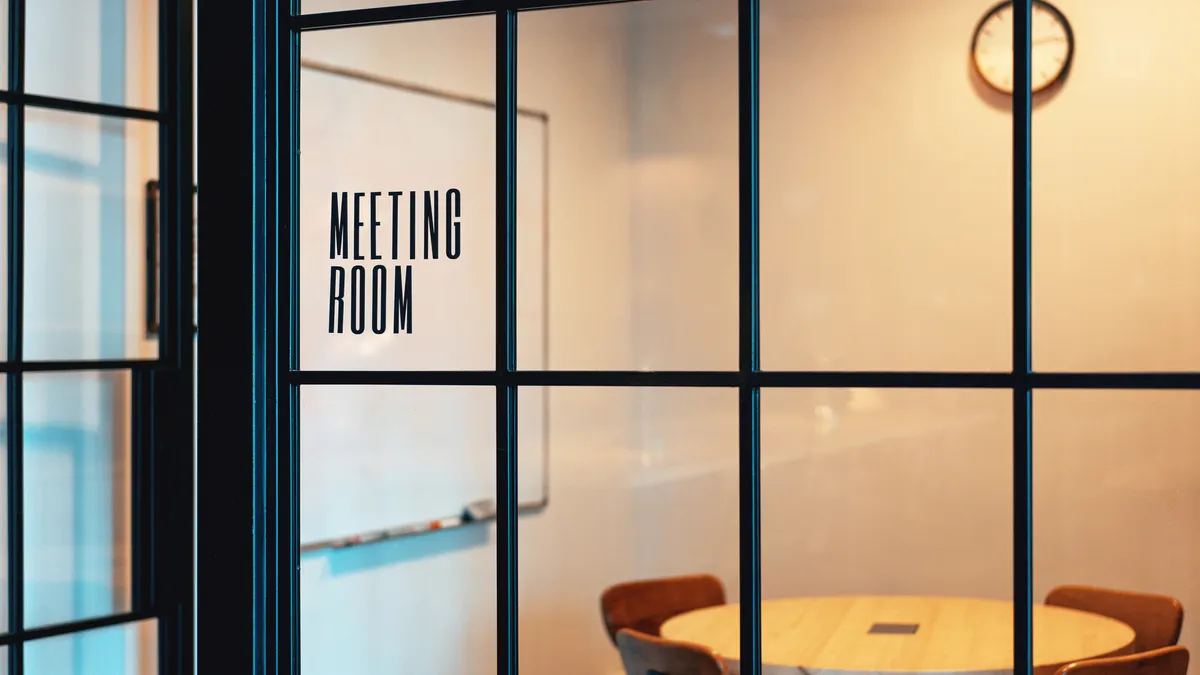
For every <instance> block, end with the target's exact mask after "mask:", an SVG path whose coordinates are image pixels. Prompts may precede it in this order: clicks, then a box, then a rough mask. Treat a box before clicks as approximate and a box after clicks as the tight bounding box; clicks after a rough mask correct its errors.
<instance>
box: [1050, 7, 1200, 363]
mask: <svg viewBox="0 0 1200 675" xmlns="http://www.w3.org/2000/svg"><path fill="white" fill-rule="evenodd" d="M1060 9H1061V10H1063V15H1062V21H1065V22H1066V24H1067V25H1077V26H1078V27H1079V29H1078V32H1079V38H1078V39H1079V43H1080V45H1082V44H1083V43H1084V41H1085V40H1088V39H1089V36H1091V35H1102V36H1105V37H1104V38H1103V41H1104V45H1105V46H1104V47H1103V48H1102V49H1101V51H1099V52H1091V51H1088V50H1087V49H1086V48H1082V47H1081V51H1080V52H1079V53H1078V57H1077V58H1074V59H1073V60H1072V62H1071V67H1070V70H1069V73H1068V74H1067V75H1066V76H1064V80H1065V81H1064V82H1061V83H1058V84H1056V85H1054V86H1052V87H1051V88H1049V89H1048V90H1047V91H1046V93H1045V94H1044V95H1043V96H1041V97H1039V98H1038V99H1035V102H1034V105H1035V110H1034V116H1033V138H1034V141H1033V164H1032V169H1033V332H1034V334H1033V350H1034V351H1033V357H1034V360H1033V365H1034V367H1035V368H1036V369H1038V370H1042V371H1072V370H1074V371H1079V370H1092V371H1108V372H1112V371H1167V370H1200V351H1198V350H1196V349H1195V345H1196V344H1197V342H1198V341H1200V304H1198V303H1197V298H1200V228H1197V227H1196V214H1197V212H1200V192H1197V191H1196V190H1195V183H1196V177H1197V176H1200V159H1198V155H1200V128H1197V127H1196V125H1195V119H1196V116H1197V115H1200V96H1197V95H1196V92H1197V91H1200V74H1197V73H1195V72H1193V71H1192V70H1191V69H1186V68H1185V69H1180V68H1179V64H1180V63H1185V62H1189V61H1194V60H1195V58H1196V56H1197V55H1200V50H1198V49H1197V46H1196V43H1195V41H1193V40H1190V39H1187V38H1186V37H1185V36H1187V35H1189V34H1190V33H1189V29H1188V26H1189V25H1193V23H1194V22H1195V21H1198V20H1200V6H1197V5H1195V4H1194V3H1189V2H1185V1H1184V0H1170V1H1166V2H1155V3H1149V4H1148V5H1147V6H1146V7H1145V9H1139V10H1138V11H1137V12H1133V13H1130V12H1127V11H1125V9H1124V5H1123V4H1122V3H1121V2H1119V0H1094V1H1090V2H1066V1H1064V2H1062V3H1061V5H1060ZM1045 23H1046V28H1043V30H1046V31H1047V34H1048V35H1049V36H1050V37H1051V38H1052V37H1054V34H1055V32H1057V33H1058V34H1060V35H1061V34H1062V32H1063V30H1062V29H1061V28H1057V29H1056V27H1055V22H1052V21H1046V22H1045ZM1035 30H1038V28H1037V27H1036V26H1035ZM1073 32H1074V31H1073ZM1035 37H1036V36H1035ZM1058 44H1059V45H1061V44H1062V43H1061V42H1060V43H1058ZM1047 49H1048V50H1049V51H1048V52H1047V53H1046V54H1045V55H1044V56H1042V57H1039V56H1037V55H1036V54H1035V56H1034V59H1035V64H1038V63H1041V62H1039V61H1038V59H1039V58H1042V59H1043V60H1044V62H1045V63H1048V64H1053V59H1055V58H1058V56H1056V55H1061V52H1062V51H1063V50H1064V49H1065V47H1062V46H1053V45H1051V46H1049V47H1047ZM1035 67H1037V66H1036V65H1035ZM1047 67H1048V66H1047ZM1135 102H1136V103H1135Z"/></svg>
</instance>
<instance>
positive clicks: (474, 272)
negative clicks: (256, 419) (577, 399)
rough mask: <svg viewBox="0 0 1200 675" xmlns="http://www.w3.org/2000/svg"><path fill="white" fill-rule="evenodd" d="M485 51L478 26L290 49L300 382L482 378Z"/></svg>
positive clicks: (485, 26) (488, 126)
mask: <svg viewBox="0 0 1200 675" xmlns="http://www.w3.org/2000/svg"><path fill="white" fill-rule="evenodd" d="M494 41H495V20H494V19H493V18H492V17H486V16H484V17H474V18H469V19H455V20H446V21H435V22H430V23H413V24H397V25H389V26H382V27H373V28H356V29H351V30H334V31H322V32H317V33H313V34H311V35H305V37H304V40H303V43H302V47H303V49H302V53H301V73H300V79H301V86H300V91H301V98H300V145H301V147H302V148H303V153H302V154H301V155H300V363H301V366H302V367H303V368H306V369H346V370H350V369H370V370H375V369H381V370H392V369H394V370H420V369H434V370H464V369H465V370H490V369H492V368H493V367H495V353H496V352H495V347H494V345H493V342H494V340H493V338H494V335H495V320H496V315H495V310H494V307H495V293H493V292H492V291H491V290H490V289H493V288H494V287H495V243H496V237H495V222H496V209H495V191H496V181H495V170H496V163H495V140H496V117H495V109H494V107H489V105H487V101H490V100H491V99H492V97H494V95H495V86H494V82H495V67H494V63H495V50H494V49H492V45H493V44H494ZM364 45H367V46H370V49H367V50H363V49H362V47H363V46H364ZM481 102H482V103H481Z"/></svg>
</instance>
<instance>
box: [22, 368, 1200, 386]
mask: <svg viewBox="0 0 1200 675" xmlns="http://www.w3.org/2000/svg"><path fill="white" fill-rule="evenodd" d="M100 363H112V362H100ZM144 363H154V362H144ZM7 365H9V364H0V370H3V368H4V366H7ZM26 365H33V364H26ZM39 365H41V364H39ZM43 369H44V368H43ZM88 369H91V368H83V367H78V364H76V365H75V367H72V368H70V370H88ZM741 377H742V376H741V375H740V374H739V373H738V372H737V371H706V370H696V371H642V370H596V371H592V370H521V371H517V372H513V373H508V374H505V373H497V372H495V371H491V370H427V371H395V370H297V371H292V372H290V373H288V374H287V380H288V382H289V383H290V384H296V385H396V386H404V385H412V386H447V387H455V386H461V387H492V386H497V385H501V384H512V385H516V386H520V387H736V386H738V385H739V384H740V383H741V379H740V378H741ZM747 384H748V385H749V386H755V387H768V388H801V387H812V388H838V387H869V388H880V389H908V388H911V389H1012V388H1022V387H1029V388H1032V389H1148V390H1149V389H1200V373H1183V372H1181V373H1136V372H1131V373H1031V374H1029V375H1016V374H1013V373H986V372H981V373H970V372H937V371H935V372H902V371H897V372H886V371H884V372H878V371H768V372H756V373H750V374H749V375H748V376H747Z"/></svg>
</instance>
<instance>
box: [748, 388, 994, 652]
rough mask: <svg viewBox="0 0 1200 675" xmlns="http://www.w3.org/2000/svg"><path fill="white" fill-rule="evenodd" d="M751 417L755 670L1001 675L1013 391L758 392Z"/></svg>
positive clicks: (864, 390)
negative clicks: (758, 457)
mask: <svg viewBox="0 0 1200 675" xmlns="http://www.w3.org/2000/svg"><path fill="white" fill-rule="evenodd" d="M762 420H763V423H762V448H763V459H762V559H763V577H762V585H763V598H764V605H763V661H764V664H771V665H773V666H778V667H780V668H783V667H790V668H795V667H799V668H800V670H801V672H814V671H826V672H834V671H842V672H875V673H878V672H888V671H892V672H897V671H898V672H909V673H916V672H1003V671H1005V669H1008V670H1010V671H1011V669H1012V654H1013V651H1012V644H1013V643H1012V616H1013V604H1012V602H1011V600H1012V597H1013V596H1012V583H1013V582H1012V578H1013V577H1012V560H1013V557H1012V394H1011V392H1009V391H988V390H917V389H787V390H765V391H763V393H762ZM964 622H967V623H966V625H964ZM914 633H915V634H916V635H919V636H921V637H920V638H919V639H920V640H921V642H920V643H919V644H921V645H925V646H926V648H922V649H909V648H906V647H905V646H904V642H903V641H904V640H906V639H909V640H911V639H912V638H909V637H907V636H910V635H913V634H914ZM881 641H886V645H887V647H886V649H881V647H880V643H881ZM930 645H938V646H936V647H931V646H930ZM779 672H783V670H780V671H779Z"/></svg>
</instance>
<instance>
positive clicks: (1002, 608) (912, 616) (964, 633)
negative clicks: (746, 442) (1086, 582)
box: [662, 596, 1134, 673]
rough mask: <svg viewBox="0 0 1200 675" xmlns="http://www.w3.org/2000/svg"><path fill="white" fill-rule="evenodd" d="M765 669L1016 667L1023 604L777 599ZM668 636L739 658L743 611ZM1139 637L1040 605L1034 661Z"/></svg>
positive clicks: (713, 610)
mask: <svg viewBox="0 0 1200 675" xmlns="http://www.w3.org/2000/svg"><path fill="white" fill-rule="evenodd" d="M762 621H763V627H762V632H763V640H762V642H763V644H762V650H763V663H764V664H767V665H777V666H798V667H803V668H804V669H806V670H840V671H858V672H869V673H898V672H906V673H917V672H940V673H980V672H985V671H992V672H995V671H1006V670H1007V671H1011V670H1012V668H1013V658H1012V654H1013V625H1012V624H1013V603H1011V602H1007V601H1003V600H985V599H976V598H949V597H904V596H842V597H822V598H788V599H782V600H767V601H765V602H763V606H762ZM662 635H663V637H665V638H668V639H672V640H679V641H683V642H691V643H693V644H700V645H705V646H707V647H709V648H711V649H712V650H713V651H715V652H717V653H718V654H720V655H721V656H723V657H725V658H726V659H728V660H731V661H736V660H737V659H738V651H739V646H740V643H739V639H740V626H739V607H738V605H735V604H730V605H722V606H719V607H710V608H707V609H701V610H697V611H694V612H688V613H686V614H682V615H680V616H677V617H674V618H672V619H670V620H668V621H667V622H666V623H664V624H663V626H662ZM1133 639H1134V631H1133V629H1132V628H1130V627H1129V626H1127V625H1126V624H1124V623H1121V622H1120V621H1117V620H1115V619H1110V618H1108V617H1104V616H1099V615H1096V614H1090V613H1087V612H1080V611H1076V610H1071V609H1066V608H1062V607H1049V606H1046V605H1035V606H1034V608H1033V661H1034V664H1033V665H1034V667H1035V668H1038V669H1039V671H1050V672H1053V669H1057V668H1058V667H1060V666H1063V665H1066V664H1068V663H1071V662H1073V661H1078V660H1080V659H1084V658H1094V657H1099V656H1109V655H1117V654H1125V653H1129V651H1130V650H1132V648H1133Z"/></svg>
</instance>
